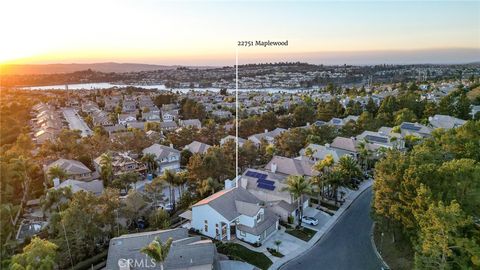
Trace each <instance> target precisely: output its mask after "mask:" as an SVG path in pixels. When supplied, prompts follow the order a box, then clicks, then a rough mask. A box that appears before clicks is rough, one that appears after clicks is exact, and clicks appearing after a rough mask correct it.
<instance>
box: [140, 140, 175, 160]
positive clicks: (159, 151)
mask: <svg viewBox="0 0 480 270" xmlns="http://www.w3.org/2000/svg"><path fill="white" fill-rule="evenodd" d="M142 153H143V154H154V155H155V156H156V157H157V158H158V159H162V158H166V157H168V156H169V155H170V154H178V155H180V151H178V150H177V149H175V148H172V147H168V146H165V145H161V144H158V143H155V144H153V145H151V146H149V147H147V148H145V149H143V150H142Z"/></svg>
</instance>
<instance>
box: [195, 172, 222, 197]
mask: <svg viewBox="0 0 480 270" xmlns="http://www.w3.org/2000/svg"><path fill="white" fill-rule="evenodd" d="M218 186H219V184H218V183H217V181H215V179H213V178H212V177H209V178H207V179H205V180H202V181H201V182H200V186H199V187H198V193H200V197H204V196H209V195H212V194H213V193H215V189H216V188H217V187H218Z"/></svg>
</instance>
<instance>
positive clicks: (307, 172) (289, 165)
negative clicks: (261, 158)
mask: <svg viewBox="0 0 480 270" xmlns="http://www.w3.org/2000/svg"><path fill="white" fill-rule="evenodd" d="M314 164H315V163H314V162H313V161H311V160H300V159H295V158H287V157H281V156H273V157H272V159H271V160H270V162H268V164H267V165H265V169H266V170H269V171H271V172H273V173H277V174H284V175H286V176H288V175H300V176H306V177H312V176H316V175H318V172H316V171H315V170H313V165H314Z"/></svg>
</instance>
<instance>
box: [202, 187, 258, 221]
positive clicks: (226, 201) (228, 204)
mask: <svg viewBox="0 0 480 270" xmlns="http://www.w3.org/2000/svg"><path fill="white" fill-rule="evenodd" d="M237 202H240V203H238V205H237ZM260 203H261V201H260V200H259V199H257V197H255V196H254V195H253V194H251V193H250V192H248V191H247V190H245V189H244V188H242V187H235V188H231V189H227V190H221V191H219V192H217V193H215V194H213V195H211V196H208V197H207V198H205V199H203V200H201V201H199V202H197V203H196V204H194V205H193V207H196V206H201V205H207V204H208V205H209V206H210V207H212V208H213V209H214V210H215V211H217V212H218V213H219V214H220V215H222V216H223V217H224V218H225V219H227V220H233V219H235V218H237V217H238V216H240V215H241V214H245V215H247V213H248V214H251V213H252V212H253V211H254V210H255V207H254V206H252V205H251V204H255V205H260ZM237 206H238V208H237ZM258 209H260V208H258ZM257 212H258V211H257Z"/></svg>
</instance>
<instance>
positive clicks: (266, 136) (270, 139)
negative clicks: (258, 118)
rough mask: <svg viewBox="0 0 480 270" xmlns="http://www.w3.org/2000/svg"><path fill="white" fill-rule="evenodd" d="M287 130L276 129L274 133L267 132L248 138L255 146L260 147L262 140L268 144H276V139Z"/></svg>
mask: <svg viewBox="0 0 480 270" xmlns="http://www.w3.org/2000/svg"><path fill="white" fill-rule="evenodd" d="M284 131H286V129H283V128H276V129H274V130H272V131H268V130H265V132H263V133H258V134H253V135H251V136H250V137H248V140H249V141H252V142H253V143H254V144H255V145H260V143H261V142H262V140H266V141H267V143H269V144H273V143H275V138H277V137H278V136H280V134H282V133H283V132H284Z"/></svg>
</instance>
